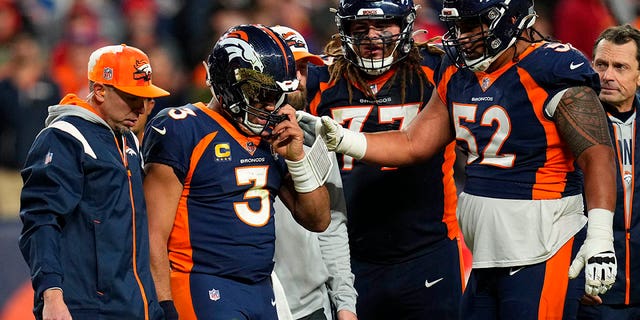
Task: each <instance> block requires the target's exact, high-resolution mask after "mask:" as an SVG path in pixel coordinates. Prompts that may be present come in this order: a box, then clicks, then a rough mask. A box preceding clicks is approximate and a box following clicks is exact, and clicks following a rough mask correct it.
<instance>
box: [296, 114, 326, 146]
mask: <svg viewBox="0 0 640 320" xmlns="http://www.w3.org/2000/svg"><path fill="white" fill-rule="evenodd" d="M296 119H297V120H298V125H299V126H300V129H302V132H304V144H305V145H307V146H310V145H312V144H313V142H314V141H315V140H316V136H317V135H318V134H320V129H321V128H322V122H321V121H319V120H320V117H316V116H314V115H311V114H309V113H306V112H304V111H300V110H298V111H296ZM325 143H326V140H325Z"/></svg>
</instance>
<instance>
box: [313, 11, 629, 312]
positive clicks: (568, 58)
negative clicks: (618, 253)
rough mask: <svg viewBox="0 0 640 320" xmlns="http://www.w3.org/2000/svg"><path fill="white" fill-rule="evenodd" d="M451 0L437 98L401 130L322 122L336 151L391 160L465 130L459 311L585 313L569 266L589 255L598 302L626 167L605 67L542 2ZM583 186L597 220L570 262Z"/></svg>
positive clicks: (607, 275)
mask: <svg viewBox="0 0 640 320" xmlns="http://www.w3.org/2000/svg"><path fill="white" fill-rule="evenodd" d="M443 5H444V6H443V9H442V14H441V20H443V21H444V22H445V23H446V24H447V27H448V32H447V33H446V34H445V35H444V36H443V45H444V47H445V50H446V51H447V57H445V58H444V60H443V63H442V65H441V68H440V70H439V72H438V76H437V79H438V80H437V81H436V83H437V86H436V88H435V89H434V91H433V94H432V96H431V99H430V100H429V102H428V104H427V106H426V107H425V110H424V111H422V112H421V113H419V114H418V116H417V118H416V119H415V120H414V121H413V122H412V123H411V124H410V125H409V126H408V127H407V128H403V129H402V130H396V131H389V132H381V133H375V134H362V133H359V132H358V133H356V132H353V131H349V130H344V128H343V127H342V126H340V125H339V124H338V123H337V122H336V121H334V120H332V119H330V118H328V117H324V118H322V121H321V122H322V127H321V128H319V129H320V130H319V131H320V132H321V133H322V134H323V136H324V137H325V138H326V139H325V140H326V141H327V146H329V149H330V150H336V151H337V152H341V153H342V152H344V153H346V154H348V155H350V156H352V157H354V158H356V159H362V160H363V161H367V162H372V163H378V164H382V165H388V166H399V165H408V164H412V163H420V162H423V161H425V160H426V159H429V158H432V157H433V156H434V154H436V153H437V152H440V150H442V148H444V147H445V146H446V145H448V144H449V143H450V142H451V141H453V140H454V139H455V140H456V141H457V144H458V147H459V148H461V149H462V151H463V152H464V153H465V154H466V155H467V164H466V167H465V170H466V181H465V185H464V190H463V192H462V193H461V194H460V196H459V199H458V208H457V216H458V222H459V224H460V228H461V231H462V234H463V235H464V239H465V242H466V243H467V246H468V247H469V249H470V250H471V252H472V254H473V268H472V271H471V274H470V278H469V282H468V285H467V288H466V290H465V292H464V295H463V298H462V303H461V311H460V312H461V314H460V319H465V320H468V319H471V320H473V319H561V318H563V316H564V317H567V318H570V317H575V315H576V313H577V309H578V298H579V297H578V296H576V297H570V296H568V294H569V295H570V294H571V293H573V292H579V291H577V290H574V289H573V287H574V286H577V285H578V282H577V281H569V278H568V277H567V274H569V276H570V277H572V278H573V277H576V276H577V275H578V273H579V272H580V271H581V270H582V268H583V267H584V266H585V265H586V267H585V268H584V269H585V277H586V282H585V288H584V289H585V293H586V294H588V295H590V296H591V299H592V300H593V301H594V302H600V297H599V296H598V295H600V294H602V293H605V292H606V291H607V290H608V289H610V288H611V285H612V284H613V282H614V280H615V274H616V262H615V255H614V246H613V237H612V221H613V210H614V208H615V204H616V199H615V165H614V162H613V149H612V147H611V139H610V136H609V132H608V128H607V122H606V115H605V114H604V112H603V109H602V105H601V104H600V101H599V100H598V97H597V94H596V92H597V91H598V90H599V87H600V86H599V79H598V77H597V74H596V73H595V72H594V71H593V70H592V69H591V67H590V66H589V61H588V60H587V59H586V58H585V57H584V56H583V55H582V54H581V53H580V52H579V51H577V50H575V49H573V48H572V47H571V46H569V45H566V44H562V43H557V42H546V41H544V40H542V36H540V34H539V33H537V32H536V30H535V29H533V28H532V26H533V24H534V22H535V18H536V14H535V11H534V7H533V1H532V0H488V1H476V0H452V1H448V0H445V1H444V3H443ZM314 120H315V119H309V121H308V122H309V123H311V122H313V121H314ZM574 164H577V166H578V167H579V168H580V169H581V170H582V173H581V172H580V170H579V169H578V168H577V167H576V166H574ZM583 175H584V184H583V179H582V177H583ZM583 190H584V192H585V195H586V205H587V210H588V213H589V217H588V219H589V224H588V227H587V230H586V240H585V241H584V243H582V246H581V247H580V250H579V251H577V250H576V251H577V253H576V257H575V259H574V260H573V262H572V263H571V261H572V254H573V252H572V250H573V248H574V241H573V239H574V235H575V234H576V233H577V232H579V231H580V230H581V229H582V228H583V226H584V225H585V223H586V218H585V216H584V208H583V198H582V192H583ZM576 244H577V245H580V243H576ZM576 249H577V246H576ZM570 263H571V264H570ZM354 273H356V283H357V270H355V269H354ZM565 302H566V305H565Z"/></svg>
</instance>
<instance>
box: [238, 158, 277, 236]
mask: <svg viewBox="0 0 640 320" xmlns="http://www.w3.org/2000/svg"><path fill="white" fill-rule="evenodd" d="M268 171H269V167H268V166H255V167H240V168H236V183H237V184H238V185H239V186H244V185H253V186H252V187H251V188H250V189H249V190H248V191H247V192H245V193H244V199H256V198H257V199H260V208H259V209H258V210H253V209H251V207H249V202H246V201H243V202H234V203H233V208H234V210H235V211H236V216H238V218H240V220H242V222H244V223H246V224H248V225H250V226H252V227H262V226H264V225H265V224H267V222H269V218H270V216H271V203H270V199H269V190H267V189H265V186H266V185H267V173H268Z"/></svg>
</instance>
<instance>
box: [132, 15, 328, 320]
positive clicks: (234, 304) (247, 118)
mask: <svg viewBox="0 0 640 320" xmlns="http://www.w3.org/2000/svg"><path fill="white" fill-rule="evenodd" d="M206 67H207V72H208V77H207V78H208V79H207V84H208V85H209V86H210V87H211V89H212V93H213V99H212V100H211V102H210V103H209V105H204V104H203V103H198V104H187V105H185V106H182V107H177V108H168V109H164V110H163V111H160V112H159V113H158V115H157V116H156V117H154V118H153V119H152V120H151V121H150V122H149V124H148V126H147V129H146V131H145V136H144V143H143V152H144V158H145V163H146V166H145V171H146V173H147V176H146V178H145V182H144V188H145V195H146V197H147V203H148V207H149V228H150V240H151V268H152V271H153V277H154V281H155V283H156V289H157V292H158V297H159V299H160V300H161V301H163V305H165V310H168V311H171V310H170V308H169V307H167V305H169V304H170V303H171V301H172V300H173V304H175V308H176V309H177V313H178V314H179V315H180V319H187V320H188V319H213V320H217V319H220V320H228V319H273V320H275V319H276V318H277V316H276V301H275V300H274V293H273V289H272V285H271V281H270V275H271V273H272V271H273V254H274V243H275V230H274V219H273V213H274V212H273V202H274V200H275V197H276V196H279V197H280V198H281V199H282V200H283V202H284V203H285V204H286V205H287V207H288V208H289V209H290V211H291V212H292V213H293V215H294V217H295V219H296V221H298V223H300V224H301V225H303V226H304V227H305V228H307V229H308V230H311V231H316V232H319V231H324V230H325V229H326V228H327V226H328V225H329V223H330V220H331V215H330V212H329V196H328V193H327V189H326V188H325V187H324V186H323V185H322V181H323V180H322V179H319V178H318V179H316V178H314V176H313V173H312V168H311V167H312V166H314V165H315V164H314V162H315V160H313V159H311V158H310V157H311V156H310V155H307V154H306V153H305V151H304V150H303V138H304V137H303V132H302V130H301V129H300V127H299V126H298V124H297V122H296V119H295V110H294V109H293V108H292V107H291V106H290V105H287V104H285V103H284V101H285V95H286V94H287V93H290V92H293V91H295V90H296V88H297V87H298V80H297V79H296V70H295V61H294V58H293V54H292V53H291V50H290V49H289V47H288V46H287V44H286V43H285V42H284V40H282V39H281V38H280V37H279V36H278V35H277V34H276V33H275V32H274V31H272V30H271V29H269V28H267V27H265V26H261V25H241V26H236V27H233V28H231V29H229V30H228V31H227V32H226V33H225V34H224V35H223V36H222V37H221V38H220V39H219V40H218V41H217V42H216V44H215V46H214V47H213V49H212V51H211V54H210V55H209V57H208V58H207V60H206ZM325 156H326V152H325ZM325 160H327V159H325ZM320 176H321V177H322V176H324V175H323V174H322V173H320ZM167 314H170V312H167ZM175 318H176V317H173V318H172V319H175Z"/></svg>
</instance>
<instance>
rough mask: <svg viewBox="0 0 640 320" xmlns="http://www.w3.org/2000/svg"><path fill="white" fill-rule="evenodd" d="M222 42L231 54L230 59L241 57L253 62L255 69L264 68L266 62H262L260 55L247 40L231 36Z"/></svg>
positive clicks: (252, 66) (260, 70)
mask: <svg viewBox="0 0 640 320" xmlns="http://www.w3.org/2000/svg"><path fill="white" fill-rule="evenodd" d="M220 44H221V45H222V47H223V48H224V50H226V51H227V53H228V54H229V61H231V60H233V59H236V58H239V59H242V60H244V61H246V62H247V63H249V64H251V68H252V69H253V70H256V71H259V72H262V71H263V70H264V64H262V61H261V60H260V56H258V53H256V51H255V50H254V49H253V47H251V46H250V45H249V43H247V42H246V41H244V40H242V39H238V38H232V37H229V38H226V39H223V40H221V43H220Z"/></svg>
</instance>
